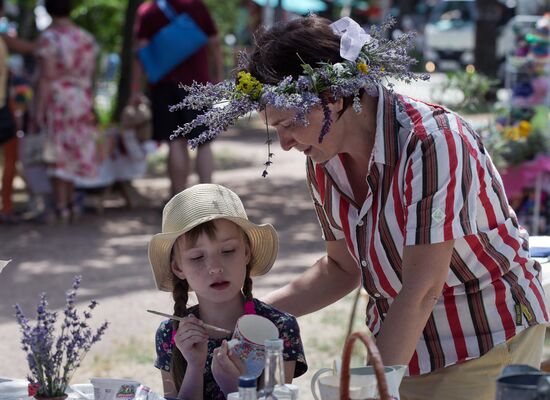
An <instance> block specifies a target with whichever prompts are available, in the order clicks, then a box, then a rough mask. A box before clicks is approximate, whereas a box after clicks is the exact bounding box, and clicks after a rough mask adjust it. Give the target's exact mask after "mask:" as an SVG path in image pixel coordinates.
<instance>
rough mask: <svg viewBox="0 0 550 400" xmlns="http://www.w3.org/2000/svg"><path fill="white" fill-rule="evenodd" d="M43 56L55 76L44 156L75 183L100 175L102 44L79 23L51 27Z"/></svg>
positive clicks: (41, 47)
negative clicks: (97, 84)
mask: <svg viewBox="0 0 550 400" xmlns="http://www.w3.org/2000/svg"><path fill="white" fill-rule="evenodd" d="M37 48H38V50H37V55H38V56H39V57H43V58H47V59H49V60H50V61H53V65H54V68H55V78H54V79H53V80H51V82H50V91H49V95H48V96H47V98H46V99H45V101H46V108H45V110H46V111H45V116H44V120H43V121H38V123H39V125H40V129H42V130H44V131H45V132H46V143H45V145H44V153H45V154H44V157H45V159H46V162H47V163H48V164H49V166H50V168H49V173H50V175H53V176H56V177H58V178H61V179H64V180H69V181H74V180H76V178H78V177H82V178H93V177H95V176H96V174H97V167H98V159H97V150H96V146H97V138H98V130H97V125H96V120H95V117H94V114H93V90H92V82H93V75H94V71H95V65H96V58H97V54H98V46H97V44H96V42H95V40H94V38H93V36H92V35H91V34H89V33H88V32H86V31H84V30H83V29H81V28H79V27H77V26H75V25H67V26H63V27H50V28H49V29H47V30H46V31H44V32H43V33H42V34H41V35H40V38H39V41H38V46H37Z"/></svg>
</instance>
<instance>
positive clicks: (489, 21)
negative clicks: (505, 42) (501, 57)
mask: <svg viewBox="0 0 550 400" xmlns="http://www.w3.org/2000/svg"><path fill="white" fill-rule="evenodd" d="M476 6H477V14H478V15H477V22H476V40H475V60H476V61H475V65H476V70H477V71H478V72H481V73H483V74H486V75H489V76H496V74H497V70H498V62H497V54H496V43H497V34H498V29H497V24H498V20H499V17H500V12H501V11H502V10H501V8H500V6H499V4H498V1H497V0H477V1H476Z"/></svg>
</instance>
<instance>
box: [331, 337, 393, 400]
mask: <svg viewBox="0 0 550 400" xmlns="http://www.w3.org/2000/svg"><path fill="white" fill-rule="evenodd" d="M357 339H359V340H361V341H362V342H363V344H364V345H365V347H366V348H367V351H368V353H369V358H370V360H372V366H373V367H374V374H375V376H376V381H377V384H378V393H379V394H380V400H391V397H390V394H389V392H388V382H387V381H386V375H385V374H384V364H382V357H380V352H379V351H378V347H376V344H375V343H374V340H372V338H371V337H370V336H369V335H367V334H366V333H364V332H354V333H352V334H351V335H349V336H348V338H347V340H346V344H345V346H344V354H343V355H342V371H341V373H340V400H349V381H350V362H351V351H352V349H353V344H354V343H355V341H356V340H357Z"/></svg>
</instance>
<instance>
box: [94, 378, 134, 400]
mask: <svg viewBox="0 0 550 400" xmlns="http://www.w3.org/2000/svg"><path fill="white" fill-rule="evenodd" d="M90 382H91V383H92V385H94V400H125V399H127V400H130V399H133V398H134V396H135V394H136V389H137V387H138V386H139V385H140V383H139V382H138V381H134V380H131V379H112V378H92V379H90Z"/></svg>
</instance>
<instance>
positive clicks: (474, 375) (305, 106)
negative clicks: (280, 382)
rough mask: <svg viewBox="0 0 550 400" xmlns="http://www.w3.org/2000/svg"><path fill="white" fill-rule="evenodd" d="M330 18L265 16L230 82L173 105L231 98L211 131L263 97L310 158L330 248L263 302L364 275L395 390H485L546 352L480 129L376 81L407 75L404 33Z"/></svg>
mask: <svg viewBox="0 0 550 400" xmlns="http://www.w3.org/2000/svg"><path fill="white" fill-rule="evenodd" d="M329 24H330V23H329V22H328V21H326V20H324V19H321V18H318V17H315V16H309V17H306V18H301V19H297V20H293V21H290V22H286V23H282V24H280V25H276V26H274V27H273V28H271V29H270V30H268V31H267V32H264V33H263V34H261V35H259V36H258V38H257V44H256V48H255V50H254V51H253V53H252V54H251V55H250V57H249V59H248V60H247V61H246V62H245V63H244V65H243V66H242V67H241V68H242V70H241V71H240V72H239V73H238V75H237V80H236V82H235V83H233V84H231V83H230V82H226V83H225V86H224V87H223V88H222V87H218V88H214V89H211V88H210V89H209V88H202V89H201V88H199V87H198V86H195V87H192V88H190V90H191V96H190V97H189V98H187V99H185V100H184V101H183V102H182V104H181V105H182V106H196V107H204V106H206V105H208V102H209V101H212V100H211V99H213V98H215V99H216V101H219V100H221V99H225V100H229V103H228V105H227V106H226V107H224V108H222V109H217V108H214V109H209V110H208V111H206V113H205V115H203V117H202V118H200V119H198V120H196V121H195V124H197V123H204V124H206V125H209V128H210V130H209V131H208V132H207V135H208V136H213V135H215V134H217V133H218V132H219V130H221V129H224V128H225V127H226V126H227V124H228V123H230V122H231V121H233V120H234V119H235V117H236V116H237V115H241V114H242V113H243V112H247V111H249V110H250V109H252V108H259V109H260V110H263V116H264V117H265V119H266V121H267V123H268V124H269V125H272V126H273V127H275V128H276V130H277V133H278V136H279V140H280V143H281V146H282V148H283V149H284V150H287V151H288V150H291V149H295V150H298V151H300V152H303V153H304V155H305V156H306V168H307V181H308V185H309V188H310V190H311V194H312V198H313V203H314V207H315V211H316V213H317V216H318V218H319V221H320V224H321V228H322V231H323V236H324V239H325V241H326V249H327V254H326V256H325V257H323V258H321V259H320V260H318V261H317V262H316V263H315V264H314V265H313V266H312V267H311V268H310V269H309V270H308V271H306V272H305V273H303V274H302V275H301V276H299V277H298V278H296V279H295V280H294V281H293V282H291V283H289V284H288V285H287V286H285V287H283V288H281V289H279V290H277V291H275V292H273V293H271V294H270V295H269V296H268V298H267V299H265V300H266V301H267V302H268V303H271V304H273V305H274V306H276V307H277V308H279V309H282V310H285V311H288V312H290V313H292V314H294V315H298V316H300V315H304V314H307V313H310V312H313V311H316V310H318V309H320V308H322V307H324V306H327V305H329V304H331V303H333V302H335V301H336V300H338V299H340V298H341V297H343V296H344V295H346V294H347V293H349V292H350V291H351V290H353V289H354V288H356V287H357V285H358V283H359V280H360V279H361V282H362V284H363V286H364V288H365V289H366V291H367V292H368V293H369V296H370V300H369V304H368V306H367V311H366V314H367V326H368V328H369V329H370V330H371V331H372V332H373V333H374V335H375V336H376V342H377V346H378V348H379V350H380V353H381V355H382V359H383V361H384V363H385V364H387V365H395V364H408V366H409V371H408V372H409V373H408V374H409V377H407V378H405V379H404V381H403V383H402V385H401V387H400V394H401V398H402V399H405V400H409V399H442V398H445V399H465V398H475V399H487V400H489V399H494V387H495V379H496V377H497V376H498V375H499V374H500V371H501V369H502V367H503V366H504V365H506V364H509V363H524V364H530V365H533V366H538V365H539V363H540V358H541V352H542V346H543V340H544V333H545V325H544V324H546V323H547V322H548V314H547V310H546V306H545V304H544V292H543V289H542V286H541V283H540V280H539V276H540V265H539V264H538V263H537V262H536V261H534V260H531V259H530V258H529V249H528V240H527V234H526V232H525V230H524V229H523V228H521V227H520V226H519V225H518V222H517V218H516V216H515V214H514V212H513V210H512V209H511V208H510V207H509V205H508V203H507V200H506V196H505V193H504V189H503V187H502V182H501V179H500V176H499V174H498V172H497V170H496V168H495V167H494V165H493V163H492V161H491V158H490V157H489V155H488V154H487V153H486V151H485V148H484V147H483V144H482V142H481V138H480V136H479V135H478V134H477V133H476V132H475V131H473V130H472V128H471V127H470V126H469V125H468V124H467V123H466V122H465V121H464V120H462V119H461V118H460V117H459V116H458V115H456V114H454V113H453V112H451V111H449V110H447V109H445V108H443V107H441V106H437V105H431V104H426V103H423V102H420V101H416V100H413V99H411V98H408V97H406V96H402V95H399V94H397V93H394V92H391V91H389V90H387V89H386V88H384V87H383V86H382V82H384V81H385V79H386V78H387V77H392V78H401V79H404V80H408V79H411V75H410V74H408V73H407V72H406V71H407V67H408V65H409V64H410V59H409V58H408V56H407V53H406V45H407V40H408V39H410V38H407V37H406V36H405V37H401V38H397V39H396V40H394V41H391V40H387V39H384V36H383V35H381V34H380V33H379V32H377V31H375V30H373V31H371V35H369V34H367V33H366V32H364V31H363V30H362V29H361V28H360V27H359V26H358V25H357V24H356V23H355V22H354V21H353V20H351V19H349V18H347V19H342V20H339V21H337V22H336V23H334V24H331V25H329ZM220 89H222V90H220ZM201 90H202V91H203V93H202V94H201V92H200V91H201ZM228 92H229V93H232V95H230V96H225V93H228ZM220 94H221V96H220ZM224 97H225V98H224ZM227 97H228V98H227ZM243 98H244V100H243ZM209 121H215V123H216V124H217V127H216V126H213V125H212V124H210V122H209ZM193 125H194V124H191V125H190V126H189V127H187V126H186V127H183V128H182V129H181V132H182V133H185V132H186V131H188V130H189V129H191V128H192V126H193ZM220 126H221V128H220ZM216 129H219V130H216Z"/></svg>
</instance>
